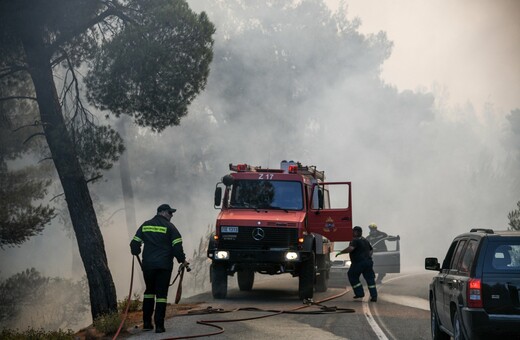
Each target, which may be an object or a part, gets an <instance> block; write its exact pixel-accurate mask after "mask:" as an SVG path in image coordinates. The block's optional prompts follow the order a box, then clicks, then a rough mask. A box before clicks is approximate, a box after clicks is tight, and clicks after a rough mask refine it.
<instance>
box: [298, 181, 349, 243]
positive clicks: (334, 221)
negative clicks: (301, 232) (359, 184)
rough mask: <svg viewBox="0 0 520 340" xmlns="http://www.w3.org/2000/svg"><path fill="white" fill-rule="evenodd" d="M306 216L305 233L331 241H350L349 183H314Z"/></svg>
mask: <svg viewBox="0 0 520 340" xmlns="http://www.w3.org/2000/svg"><path fill="white" fill-rule="evenodd" d="M311 192H312V194H311V195H310V198H309V202H308V207H309V213H308V215H307V231H308V232H311V233H316V234H320V235H323V236H325V237H326V238H328V239H329V240H331V241H350V240H352V189H351V182H324V183H314V184H313V186H312V190H311Z"/></svg>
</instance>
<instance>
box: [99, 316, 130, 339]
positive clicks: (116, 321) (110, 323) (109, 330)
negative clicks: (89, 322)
mask: <svg viewBox="0 0 520 340" xmlns="http://www.w3.org/2000/svg"><path fill="white" fill-rule="evenodd" d="M121 320H122V319H121V315H120V314H119V313H110V314H104V315H101V316H99V317H97V318H96V319H94V328H95V329H96V330H98V331H100V332H102V333H105V334H106V335H112V334H115V333H116V332H117V330H118V329H119V325H120V324H121ZM125 324H126V320H125ZM123 327H125V326H124V325H123Z"/></svg>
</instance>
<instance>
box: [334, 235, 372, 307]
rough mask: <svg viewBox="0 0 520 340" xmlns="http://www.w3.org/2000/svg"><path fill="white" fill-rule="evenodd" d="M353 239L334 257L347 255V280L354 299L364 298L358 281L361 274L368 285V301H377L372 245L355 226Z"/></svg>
mask: <svg viewBox="0 0 520 340" xmlns="http://www.w3.org/2000/svg"><path fill="white" fill-rule="evenodd" d="M352 234H353V236H354V239H353V240H352V241H350V244H349V246H348V247H347V248H345V249H343V250H342V251H340V252H339V253H337V254H336V257H337V256H338V255H340V254H345V253H349V254H350V261H351V262H352V264H351V265H350V268H349V270H348V280H349V281H350V285H351V286H352V289H353V290H354V299H359V298H362V297H364V296H365V292H364V290H363V285H362V284H361V281H360V280H359V278H360V276H361V274H363V277H364V278H365V281H366V282H367V285H368V291H369V292H370V301H372V302H376V301H377V288H376V283H375V273H374V269H373V267H374V262H373V261H372V252H373V249H372V245H370V242H368V241H367V240H366V239H365V238H364V237H363V236H362V235H363V229H361V227H359V226H355V227H354V228H353V229H352Z"/></svg>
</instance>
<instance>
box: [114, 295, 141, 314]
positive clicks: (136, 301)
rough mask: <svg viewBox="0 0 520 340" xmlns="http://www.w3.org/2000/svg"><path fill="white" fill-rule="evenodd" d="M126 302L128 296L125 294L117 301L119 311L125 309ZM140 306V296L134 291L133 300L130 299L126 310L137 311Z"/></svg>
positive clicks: (121, 311) (122, 311)
mask: <svg viewBox="0 0 520 340" xmlns="http://www.w3.org/2000/svg"><path fill="white" fill-rule="evenodd" d="M127 303H128V296H126V297H125V298H124V299H123V300H121V301H118V302H117V310H118V311H119V313H124V312H125V311H126V305H127ZM141 307H142V303H141V296H140V295H139V294H137V293H134V298H133V300H130V307H129V308H128V312H137V311H140V310H141Z"/></svg>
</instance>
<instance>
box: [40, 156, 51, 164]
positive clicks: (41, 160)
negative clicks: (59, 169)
mask: <svg viewBox="0 0 520 340" xmlns="http://www.w3.org/2000/svg"><path fill="white" fill-rule="evenodd" d="M49 160H52V157H45V158H42V159H40V160H39V161H38V164H40V163H42V162H43V161H49Z"/></svg>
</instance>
